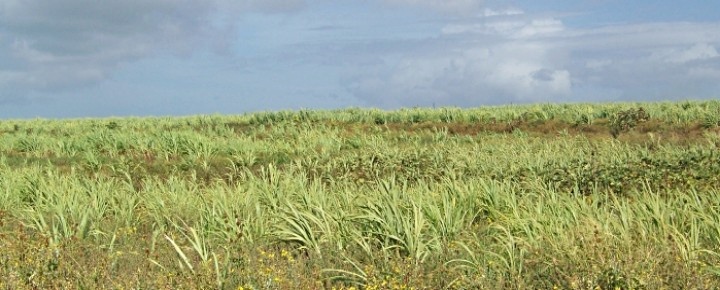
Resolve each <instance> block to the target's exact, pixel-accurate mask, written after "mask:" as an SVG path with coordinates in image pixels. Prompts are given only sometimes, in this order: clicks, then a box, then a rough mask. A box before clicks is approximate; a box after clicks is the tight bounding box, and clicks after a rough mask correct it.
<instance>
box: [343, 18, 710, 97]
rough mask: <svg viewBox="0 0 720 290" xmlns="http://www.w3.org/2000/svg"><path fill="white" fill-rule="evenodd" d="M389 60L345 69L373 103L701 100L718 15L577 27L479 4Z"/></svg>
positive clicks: (707, 94) (352, 83)
mask: <svg viewBox="0 0 720 290" xmlns="http://www.w3.org/2000/svg"><path fill="white" fill-rule="evenodd" d="M396 47H398V48H399V49H398V50H396V51H393V52H392V53H394V54H395V55H396V56H397V59H393V60H392V61H385V62H384V63H381V64H378V65H376V67H374V68H373V69H372V70H369V71H368V72H364V73H359V74H357V75H355V76H353V77H350V78H349V79H350V85H348V90H349V91H351V92H352V93H353V94H354V95H355V96H357V97H358V98H360V99H363V100H365V101H366V103H367V104H368V105H377V106H381V107H401V106H430V105H458V106H476V105H485V104H502V103H528V102H557V101H561V102H577V101H616V100H653V99H682V98H710V97H713V96H717V93H718V91H719V90H720V85H719V84H718V82H717V80H718V79H719V78H718V77H720V56H719V54H718V48H720V23H688V22H674V23H647V24H632V25H630V24H628V25H616V26H605V27H597V28H584V29H576V28H571V27H567V26H566V25H564V23H563V21H562V19H561V18H556V17H551V16H534V15H528V14H526V13H525V12H523V11H522V10H520V9H517V8H510V9H505V10H492V9H485V10H484V11H483V13H482V14H480V15H477V16H476V17H474V18H467V19H463V20H461V21H457V22H453V23H447V24H446V25H444V26H443V27H442V28H441V29H440V31H439V33H437V35H435V36H434V37H428V38H425V39H422V40H419V41H418V40H414V41H412V43H410V42H408V43H406V44H405V45H397V46H396Z"/></svg>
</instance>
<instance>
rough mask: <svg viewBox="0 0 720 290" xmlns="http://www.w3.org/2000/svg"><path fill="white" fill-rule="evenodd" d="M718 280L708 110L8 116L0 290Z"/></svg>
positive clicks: (673, 284) (1, 155) (718, 216)
mask: <svg viewBox="0 0 720 290" xmlns="http://www.w3.org/2000/svg"><path fill="white" fill-rule="evenodd" d="M52 288H56V289H76V288H77V289H98V288H113V289H196V288H197V289H718V288H720V101H685V102H675V103H670V102H667V103H613V104H570V105H562V104H559V105H551V104H546V105H524V106H502V107H486V108H476V109H456V108H442V109H403V110H398V111H380V110H369V109H346V110H336V111H284V112H266V113H255V114H247V115H239V116H221V115H214V116H193V117H173V118H170V117H167V118H105V119H74V120H43V119H37V120H2V121H0V289H52Z"/></svg>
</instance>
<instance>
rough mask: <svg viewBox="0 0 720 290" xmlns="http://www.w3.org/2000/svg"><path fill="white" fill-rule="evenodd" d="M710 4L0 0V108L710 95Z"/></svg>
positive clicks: (235, 107) (111, 110)
mask: <svg viewBox="0 0 720 290" xmlns="http://www.w3.org/2000/svg"><path fill="white" fill-rule="evenodd" d="M718 11H720V3H718V2H717V1H716V0H708V1H700V0H697V1H669V0H654V1H649V0H633V1H620V0H587V1H583V0H575V1H570V0H547V1H537V0H513V1H510V0H508V1H500V0H485V1H482V0H363V1H350V0H333V1H331V0H123V1H119V0H118V1H94V0H54V1H46V0H0V119H11V118H38V117H40V118H83V117H110V116H168V115H173V116H174V115H197V114H243V113H249V112H257V111H276V110H297V109H338V108H347V107H368V108H380V109H398V108H404V107H446V106H454V107H455V106H457V107H477V106H486V105H505V104H525V103H571V102H616V101H660V100H662V101H666V100H688V99H693V100H695V99H716V98H720V53H719V52H718V51H719V50H720V13H718Z"/></svg>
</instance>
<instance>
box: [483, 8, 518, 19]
mask: <svg viewBox="0 0 720 290" xmlns="http://www.w3.org/2000/svg"><path fill="white" fill-rule="evenodd" d="M523 14H525V12H524V11H522V10H520V9H517V8H506V9H503V10H493V9H490V8H485V10H483V14H482V15H483V16H485V17H493V16H512V15H523Z"/></svg>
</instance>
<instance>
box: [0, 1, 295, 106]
mask: <svg viewBox="0 0 720 290" xmlns="http://www.w3.org/2000/svg"><path fill="white" fill-rule="evenodd" d="M303 4H304V1H302V0H276V1H272V0H271V1H268V0H263V1H260V0H251V1H230V0H214V1H213V0H187V1H174V0H154V1H146V0H126V1H89V0H62V1H43V0H11V1H3V2H2V3H1V4H0V88H2V89H3V90H4V91H5V92H6V93H7V92H9V91H13V92H16V94H23V92H28V91H34V90H40V91H42V90H62V89H65V88H76V87H78V86H83V85H89V84H95V83H97V82H99V81H101V80H104V79H106V78H107V77H108V75H109V74H110V73H111V72H112V71H113V70H114V69H116V68H117V67H118V66H121V65H122V64H124V63H128V62H132V61H135V60H137V59H141V58H144V57H148V56H151V55H156V54H165V53H169V54H173V55H184V54H188V53H192V52H193V51H195V50H197V49H199V48H204V49H210V50H213V51H216V52H222V51H224V50H225V49H226V48H227V46H228V45H229V42H231V41H232V39H234V38H235V36H234V35H233V34H232V32H233V23H234V20H235V19H236V18H237V17H239V15H240V14H242V13H243V12H247V11H258V12H268V13H269V12H287V11H292V10H294V9H298V8H300V7H301V6H302V5H303ZM15 97H16V96H8V95H6V96H0V98H15Z"/></svg>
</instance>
